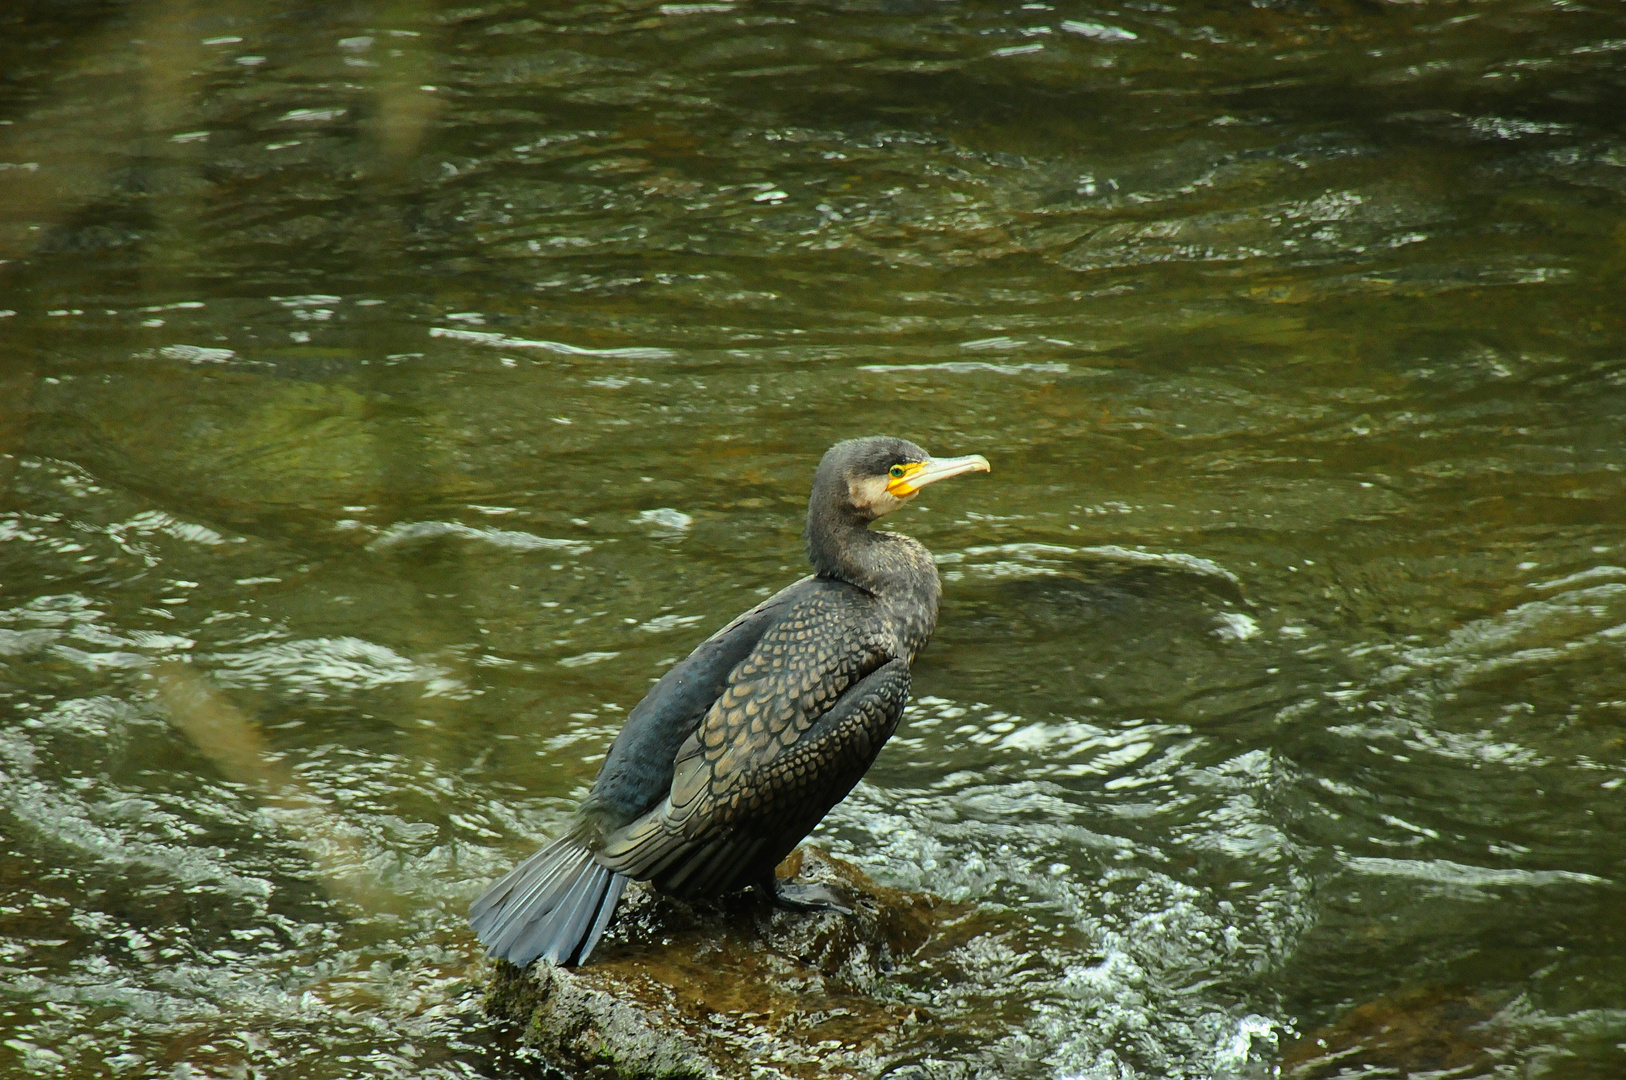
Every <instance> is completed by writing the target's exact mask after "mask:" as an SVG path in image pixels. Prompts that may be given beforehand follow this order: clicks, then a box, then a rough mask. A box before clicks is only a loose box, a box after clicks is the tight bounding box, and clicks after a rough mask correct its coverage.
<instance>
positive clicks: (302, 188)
mask: <svg viewBox="0 0 1626 1080" xmlns="http://www.w3.org/2000/svg"><path fill="white" fill-rule="evenodd" d="M0 76H3V78H0V259H3V260H4V263H3V265H0V835H3V837H4V843H3V845H0V1071H4V1072H5V1073H6V1074H7V1075H39V1076H58V1077H75V1078H77V1077H87V1078H88V1077H108V1078H118V1080H125V1078H131V1077H175V1078H184V1077H203V1076H209V1077H216V1076H218V1077H239V1078H243V1077H264V1078H283V1077H287V1078H293V1077H299V1078H317V1080H325V1078H329V1077H333V1078H338V1077H378V1076H414V1077H489V1078H492V1080H506V1078H511V1077H521V1076H543V1075H549V1069H550V1066H549V1065H548V1064H547V1063H546V1062H543V1061H540V1060H538V1059H536V1058H534V1057H533V1056H531V1055H530V1053H529V1052H528V1051H525V1050H524V1049H522V1048H521V1047H519V1046H518V1044H517V1042H516V1040H515V1033H514V1032H512V1031H511V1030H509V1028H508V1026H507V1025H505V1024H502V1023H497V1022H494V1021H492V1020H489V1019H487V1018H486V1016H485V1015H484V1013H483V1011H482V1009H481V1005H480V987H481V984H482V982H483V981H484V979H485V978H486V973H487V971H488V969H487V968H486V967H485V966H484V961H483V960H482V959H481V955H480V949H479V947H478V945H477V943H476V942H475V941H474V940H473V938H472V936H471V934H470V933H469V931H468V929H467V927H466V925H465V923H464V919H463V916H464V912H465V910H466V907H467V904H468V902H469V901H470V900H471V899H472V898H473V897H474V896H476V895H477V894H478V893H479V892H480V891H481V889H482V887H483V886H484V884H485V883H486V882H487V881H489V880H490V879H491V878H492V877H493V876H494V875H496V874H497V873H499V872H501V871H502V870H503V869H505V868H506V867H507V866H509V865H511V864H512V862H513V861H514V860H515V859H516V858H518V857H519V856H521V855H523V854H524V853H526V852H527V851H529V850H530V849H531V848H532V847H533V846H535V845H536V844H537V843H538V842H539V841H540V840H541V839H542V838H543V837H544V836H546V835H547V834H548V833H549V832H550V830H552V829H555V828H556V827H557V826H558V825H559V823H560V822H561V821H562V820H563V818H564V815H565V814H566V813H567V812H568V810H569V808H570V807H571V806H572V805H573V803H574V800H575V799H577V798H578V797H579V796H580V794H581V793H582V792H583V791H584V790H585V786H586V785H587V784H588V783H590V782H591V780H592V777H593V774H594V772H595V770H596V768H597V763H598V761H599V760H600V757H601V755H602V754H603V752H604V750H605V748H606V746H607V744H608V741H609V739H610V738H611V737H612V736H613V734H614V732H615V731H616V730H617V728H618V727H619V725H620V722H621V720H622V718H623V717H624V716H625V715H626V711H627V710H628V709H629V708H630V707H631V706H632V705H633V704H634V703H635V702H636V701H637V700H638V699H639V697H640V696H641V694H642V693H643V691H644V689H645V688H646V687H647V686H648V684H649V682H650V680H651V678H652V677H653V676H655V675H657V674H658V673H659V672H660V671H661V670H663V668H664V666H665V665H667V664H669V663H670V662H671V661H672V660H673V659H674V658H676V657H679V656H682V655H683V654H685V653H686V652H687V651H688V650H689V649H690V648H691V647H693V645H694V644H695V643H696V642H698V641H699V640H700V639H701V638H703V637H704V636H705V635H706V634H708V633H710V632H711V630H713V629H715V628H716V627H717V626H719V625H721V624H722V623H723V622H725V621H726V620H727V619H728V618H729V617H731V616H732V615H734V614H735V613H736V612H738V611H740V610H743V609H744V608H746V607H747V606H749V605H750V604H751V603H753V602H754V601H755V600H756V599H757V598H758V597H760V596H763V595H766V594H768V593H769V592H771V591H773V590H776V589H778V588H780V587H782V586H783V585H785V584H787V583H788V582H790V581H791V580H793V579H794V578H796V577H798V576H800V574H801V573H802V572H803V569H802V568H803V566H804V560H803V554H802V550H801V546H800V536H799V533H800V528H801V520H802V515H803V512H804V508H805V500H806V489H807V482H808V480H809V478H810V476H811V471H812V468H813V466H814V464H815V463H816V461H817V458H818V455H819V454H820V453H821V452H822V451H823V450H824V448H825V447H826V446H827V445H829V444H830V443H831V442H832V441H834V440H836V439H838V438H843V437H848V436H854V435H861V434H869V433H877V432H884V433H892V434H897V435H903V436H906V437H910V438H913V439H915V440H916V441H918V442H921V443H923V444H924V445H926V446H927V447H928V448H929V449H931V450H933V451H934V452H937V453H942V454H963V453H981V454H984V455H986V456H987V457H988V458H989V460H990V461H991V462H992V463H993V472H992V474H991V475H989V476H986V477H983V476H978V477H971V478H966V479H962V480H957V481H954V482H952V483H949V484H945V485H942V486H941V487H937V488H934V489H932V490H931V491H929V492H928V493H926V495H925V496H923V497H922V498H921V499H920V500H919V502H918V504H917V505H915V506H912V507H910V508H909V509H907V510H905V511H904V512H902V513H900V514H898V515H897V516H896V518H895V519H889V522H890V527H893V528H896V529H899V530H901V531H904V532H907V533H910V534H911V535H914V536H916V537H919V538H920V539H921V540H923V541H924V542H925V543H926V544H927V545H928V546H929V547H930V548H931V549H932V551H933V552H934V553H936V555H937V556H938V558H939V561H940V564H941V570H942V572H943V577H944V589H945V603H944V608H943V615H942V620H941V624H940V628H939V631H938V635H937V639H936V641H935V642H934V644H933V645H932V647H931V648H930V649H929V651H928V652H927V653H926V654H925V655H924V656H923V657H922V658H921V660H920V661H919V663H918V664H917V667H916V675H915V694H916V700H915V703H914V705H913V706H912V707H911V710H910V712H909V714H908V716H907V718H906V720H905V722H904V724H903V726H902V727H901V728H900V731H899V734H898V736H897V737H896V738H895V739H894V740H893V741H892V743H891V744H890V746H889V747H888V748H887V750H886V751H885V752H884V753H883V755H882V756H881V758H880V760H879V762H878V763H877V765H876V766H875V768H874V770H873V771H872V772H871V774H870V776H869V777H868V778H867V780H866V781H865V782H864V783H863V784H862V785H861V786H860V787H859V788H858V790H857V791H855V792H854V794H853V796H852V797H851V798H850V799H848V800H847V802H845V803H844V804H843V805H842V806H840V807H839V808H838V809H837V810H836V811H835V812H834V813H833V814H832V816H831V818H830V819H829V820H828V821H827V822H826V823H825V825H824V826H823V827H822V829H821V830H820V833H819V839H820V841H821V842H822V843H824V844H826V845H827V846H829V847H831V848H833V849H834V850H836V851H838V852H840V853H843V854H844V855H845V856H846V857H847V858H850V859H852V860H854V861H856V862H857V863H859V864H860V865H861V866H863V867H865V868H866V869H867V870H868V871H869V872H870V873H872V874H873V875H874V876H875V877H877V878H878V879H880V880H881V881H883V882H885V883H887V884H889V885H894V886H899V887H906V888H916V889H923V890H928V891H930V892H933V893H937V894H939V895H942V896H945V897H948V898H950V899H953V900H956V901H963V902H966V903H970V904H974V905H978V906H980V909H981V911H982V913H983V917H985V919H986V921H987V925H988V926H989V927H990V929H989V931H988V932H987V933H986V934H982V935H980V936H978V937H976V938H975V939H974V940H972V941H970V942H969V943H967V944H966V945H965V946H964V947H963V948H961V949H960V952H959V954H958V955H957V957H956V965H957V966H956V967H955V970H956V971H957V972H959V973H960V974H959V975H958V976H956V979H957V980H958V981H955V982H952V983H950V982H943V983H941V985H938V986H936V987H935V989H933V988H932V984H931V979H932V973H931V972H930V971H927V972H925V973H923V974H922V975H921V978H922V979H924V980H925V982H923V983H922V986H925V987H926V988H927V989H928V990H930V992H932V993H935V994H936V995H937V997H938V999H939V1000H938V1002H937V1005H938V1011H937V1013H936V1014H935V1015H936V1016H937V1017H938V1019H937V1020H936V1021H934V1023H937V1024H939V1025H940V1029H939V1030H937V1031H936V1032H935V1034H934V1033H933V1032H927V1033H925V1035H924V1036H922V1039H923V1040H924V1041H922V1042H920V1046H921V1047H925V1049H921V1050H920V1051H919V1052H918V1053H916V1054H915V1055H914V1056H909V1055H908V1054H905V1055H903V1057H901V1058H900V1060H899V1061H898V1062H897V1063H896V1067H895V1070H894V1071H895V1074H896V1075H898V1076H900V1077H902V1076H921V1077H924V1076H928V1075H930V1076H934V1077H948V1076H953V1077H972V1076H987V1077H1058V1078H1060V1077H1088V1078H1092V1080H1127V1078H1142V1080H1154V1078H1164V1077H1167V1078H1193V1080H1195V1078H1205V1077H1238V1076H1265V1075H1269V1074H1270V1072H1271V1070H1272V1069H1274V1068H1276V1067H1277V1066H1278V1065H1281V1066H1282V1067H1283V1069H1284V1072H1286V1073H1292V1074H1293V1075H1300V1076H1332V1075H1335V1074H1337V1073H1338V1070H1339V1069H1344V1070H1345V1074H1346V1075H1359V1076H1373V1077H1377V1076H1384V1077H1387V1076H1402V1075H1407V1074H1408V1073H1410V1074H1413V1075H1421V1074H1425V1073H1426V1074H1427V1075H1431V1076H1452V1077H1459V1076H1461V1077H1466V1076H1506V1077H1547V1076H1553V1077H1559V1076H1562V1077H1566V1078H1599V1080H1602V1078H1606V1077H1619V1076H1621V1075H1626V895H1623V888H1622V885H1623V882H1626V853H1623V843H1626V841H1623V833H1626V812H1623V801H1626V663H1623V661H1626V535H1623V531H1622V526H1623V524H1626V501H1623V498H1622V496H1623V480H1626V478H1623V476H1622V469H1623V467H1626V313H1623V304H1622V296H1623V295H1626V126H1623V120H1622V117H1623V116H1626V14H1623V9H1622V8H1621V7H1620V6H1619V5H1618V4H1617V3H1614V2H1613V0H1479V2H1467V0H1429V2H1417V3H1375V2H1356V0H1254V2H1253V3H1252V4H1251V5H1250V4H1247V3H1243V2H1241V0H1223V2H1222V0H1208V2H1201V0H1168V2H1155V0H1123V2H1121V3H1116V4H1115V5H1106V4H1101V3H1094V4H1092V3H1089V2H1087V0H1055V2H1054V3H1015V2H1006V3H996V2H991V0H964V2H959V0H823V2H814V0H778V2H774V0H739V2H736V3H721V2H719V3H668V4H660V3H655V2H651V0H598V2H565V0H558V2H551V3H550V2H546V0H493V2H489V3H478V2H470V3H467V4H460V3H458V2H456V0H447V2H445V3H436V2H432V0H378V2H376V3H365V2H353V3H352V2H341V3H335V4H316V3H310V2H301V3H295V2H289V0H257V2H253V3H250V2H248V0H215V2H213V3H210V4H204V3H201V2H194V0H152V2H144V3H140V4H136V3H116V2H93V0H78V2H74V3H63V4H46V3H17V4H12V5H8V6H7V7H6V8H5V9H4V11H3V12H0ZM934 1039H935V1041H933V1040H934ZM1317 1054H1320V1057H1317ZM1340 1055H1343V1056H1340Z"/></svg>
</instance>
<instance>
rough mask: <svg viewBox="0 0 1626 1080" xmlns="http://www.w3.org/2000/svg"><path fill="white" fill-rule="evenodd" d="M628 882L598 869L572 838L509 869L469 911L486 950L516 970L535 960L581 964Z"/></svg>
mask: <svg viewBox="0 0 1626 1080" xmlns="http://www.w3.org/2000/svg"><path fill="white" fill-rule="evenodd" d="M626 886H627V879H626V878H625V877H623V876H622V875H620V874H617V873H615V872H614V871H613V870H609V869H606V868H605V867H603V866H600V865H599V863H598V861H597V860H595V859H594V858H593V853H592V852H591V851H589V850H587V846H586V845H585V844H583V843H582V842H581V840H580V839H578V838H577V837H574V836H566V837H564V838H563V839H560V840H555V841H554V842H553V843H551V844H549V845H548V846H547V847H545V848H543V849H542V850H541V851H538V852H537V853H536V854H535V855H532V856H531V857H530V858H528V859H526V860H525V861H524V862H522V863H520V864H519V865H518V866H516V867H514V868H513V869H512V870H510V871H509V872H508V873H507V874H506V875H505V876H504V877H503V878H502V879H501V880H499V881H497V882H496V883H495V884H494V885H492V886H491V888H489V889H487V890H486V892H485V895H484V896H482V897H480V899H478V900H476V901H475V902H474V903H473V904H472V905H470V907H469V923H470V925H472V926H473V927H474V932H475V933H476V934H478V935H479V936H480V940H481V941H482V942H483V943H484V944H485V946H486V950H487V951H488V952H489V953H490V954H491V955H492V956H499V957H501V958H502V959H504V960H507V961H508V962H509V963H513V964H518V965H520V966H521V967H524V966H525V965H527V964H529V963H530V962H531V961H532V960H535V959H536V958H537V957H539V956H545V957H547V958H548V959H549V960H551V961H552V962H554V963H556V964H559V963H564V964H580V963H583V962H584V961H586V959H587V957H588V956H589V955H590V954H591V953H592V951H593V946H594V945H597V944H598V939H599V938H600V937H602V936H603V934H604V928H605V927H606V926H608V925H609V923H610V916H611V914H613V913H614V911H615V905H616V902H617V901H618V900H620V899H621V890H622V889H624V888H626Z"/></svg>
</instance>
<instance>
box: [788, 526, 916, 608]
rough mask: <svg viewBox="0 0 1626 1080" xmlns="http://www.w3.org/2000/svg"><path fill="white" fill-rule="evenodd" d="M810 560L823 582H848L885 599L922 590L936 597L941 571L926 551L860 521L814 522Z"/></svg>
mask: <svg viewBox="0 0 1626 1080" xmlns="http://www.w3.org/2000/svg"><path fill="white" fill-rule="evenodd" d="M807 557H808V560H809V561H810V562H811V563H812V564H813V570H814V572H815V573H817V574H818V575H819V576H820V577H827V578H835V579H837V580H839V581H845V582H847V583H848V584H851V585H856V586H858V587H859V588H860V589H863V590H864V591H865V592H868V593H871V594H872V595H874V596H876V597H879V598H882V599H886V598H888V597H891V596H895V595H900V594H918V593H919V592H920V591H921V590H922V589H923V588H925V589H928V590H929V591H930V592H932V593H935V592H936V589H935V586H936V584H937V569H936V567H935V566H934V565H933V563H932V557H931V554H930V553H929V552H927V551H926V549H925V548H923V547H921V546H920V544H918V543H916V542H915V541H913V540H911V539H909V538H908V537H906V536H900V535H898V534H896V533H882V532H871V531H870V528H869V523H868V522H867V521H864V520H862V519H860V518H857V517H855V516H851V515H845V514H843V515H829V516H823V517H815V518H809V520H808V523H807ZM927 577H929V578H930V579H931V580H930V582H929V584H928V582H926V581H925V578H927Z"/></svg>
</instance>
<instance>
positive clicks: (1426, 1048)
mask: <svg viewBox="0 0 1626 1080" xmlns="http://www.w3.org/2000/svg"><path fill="white" fill-rule="evenodd" d="M1495 1012H1496V1006H1495V1004H1494V1003H1493V1002H1492V1001H1491V1000H1490V999H1488V998H1487V997H1486V996H1484V995H1482V994H1477V993H1473V992H1469V991H1461V990H1455V989H1452V988H1449V987H1444V986H1436V985H1424V986H1414V987H1410V988H1407V989H1404V990H1399V991H1396V992H1395V993H1393V994H1388V995H1385V996H1384V997H1381V998H1378V999H1376V1000H1374V1001H1368V1002H1366V1003H1365V1004H1363V1005H1358V1006H1356V1007H1355V1008H1353V1009H1351V1010H1350V1011H1349V1012H1347V1013H1345V1014H1344V1015H1343V1016H1342V1017H1340V1018H1339V1019H1338V1020H1337V1021H1335V1022H1334V1023H1332V1024H1329V1025H1328V1026H1326V1027H1324V1028H1319V1029H1317V1030H1315V1031H1312V1032H1310V1033H1309V1034H1308V1035H1306V1036H1305V1037H1304V1038H1302V1039H1300V1040H1299V1041H1298V1042H1296V1043H1294V1044H1293V1045H1291V1046H1288V1047H1286V1048H1285V1050H1284V1052H1283V1054H1282V1063H1281V1072H1282V1075H1283V1076H1285V1077H1289V1078H1291V1080H1322V1078H1329V1080H1330V1078H1332V1077H1335V1076H1346V1075H1359V1076H1422V1075H1427V1076H1441V1077H1444V1076H1452V1077H1456V1076H1479V1075H1481V1074H1482V1073H1484V1072H1487V1071H1489V1070H1490V1069H1491V1067H1492V1066H1493V1064H1494V1058H1495V1054H1494V1049H1493V1048H1494V1043H1495V1041H1496V1033H1495V1032H1494V1031H1492V1030H1490V1026H1489V1022H1490V1021H1491V1020H1492V1019H1493V1017H1494V1015H1495Z"/></svg>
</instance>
